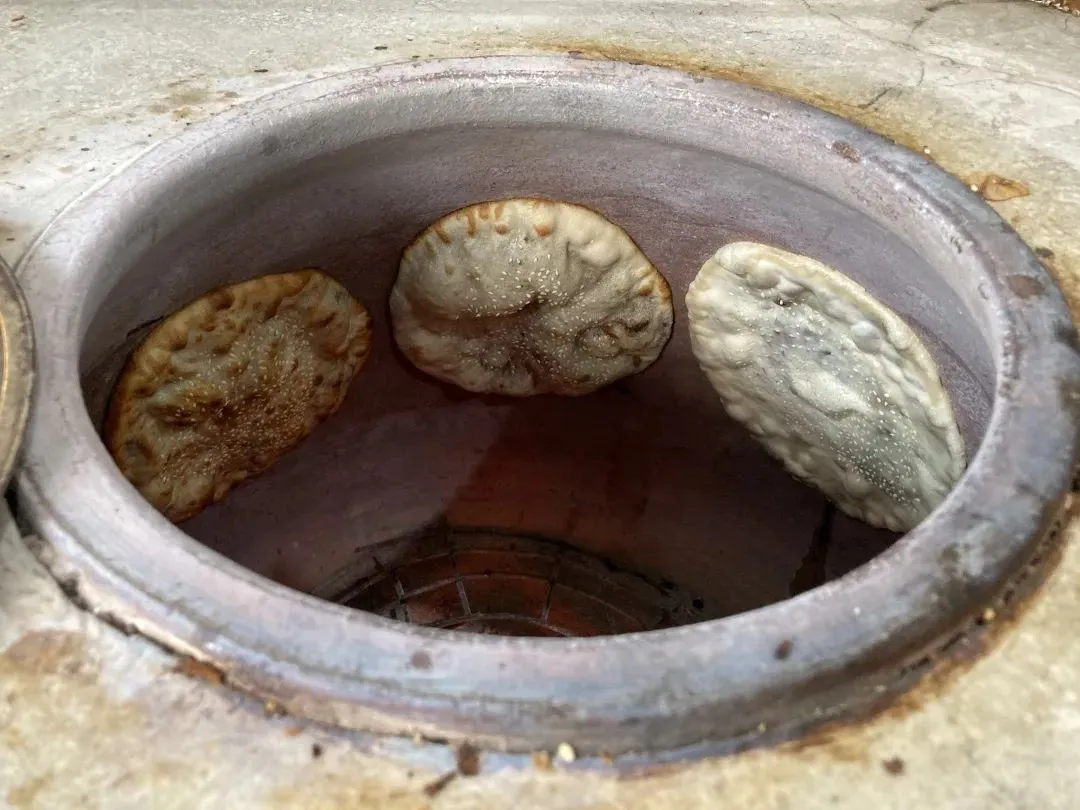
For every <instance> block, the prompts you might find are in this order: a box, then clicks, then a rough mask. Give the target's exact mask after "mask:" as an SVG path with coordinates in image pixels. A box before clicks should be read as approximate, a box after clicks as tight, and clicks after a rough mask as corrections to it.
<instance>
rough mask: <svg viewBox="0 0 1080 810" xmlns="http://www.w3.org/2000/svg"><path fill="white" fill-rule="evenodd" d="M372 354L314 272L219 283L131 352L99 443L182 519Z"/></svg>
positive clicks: (332, 401) (292, 441)
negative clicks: (221, 286)
mask: <svg viewBox="0 0 1080 810" xmlns="http://www.w3.org/2000/svg"><path fill="white" fill-rule="evenodd" d="M370 348H371V326H370V320H369V318H368V314H367V312H366V311H365V310H364V308H363V306H361V305H360V303H359V302H357V301H355V300H354V299H353V298H352V297H351V296H350V295H349V293H348V292H347V291H346V290H345V288H344V287H342V286H341V285H340V284H338V283H337V282H336V281H334V280H333V279H331V278H329V277H328V276H326V275H324V274H323V273H320V272H318V271H317V270H298V271H296V272H292V273H283V274H280V275H271V276H263V277H261V278H256V279H252V280H250V281H245V282H242V283H240V284H234V285H232V286H230V287H223V288H221V289H219V290H215V291H214V292H212V293H210V294H208V295H205V296H203V297H202V298H200V299H198V300H197V301H195V302H194V303H192V304H189V305H188V306H186V307H185V308H184V309H182V310H180V311H179V312H177V313H175V314H173V315H171V316H169V317H168V318H166V319H165V320H164V321H162V323H161V324H159V325H158V326H157V328H156V329H154V331H153V332H151V333H150V335H148V336H147V338H146V340H145V341H144V342H143V343H142V344H141V345H140V346H138V347H137V348H136V349H135V351H134V352H133V353H132V355H131V359H130V360H129V361H128V364H127V367H126V368H125V370H124V372H123V374H122V375H121V377H120V381H119V382H118V383H117V385H116V389H115V391H114V392H113V396H112V401H111V404H110V408H109V418H108V423H107V426H106V430H105V443H106V445H107V446H108V448H109V452H110V453H112V456H113V458H114V459H115V461H116V463H117V465H118V466H119V467H120V470H121V472H123V474H124V475H125V476H126V477H127V479H128V480H129V481H131V483H132V484H134V485H135V487H136V488H137V489H138V490H139V491H140V492H141V493H142V494H143V496H144V497H145V498H146V499H147V500H148V501H150V503H151V504H153V505H154V506H155V507H156V508H157V509H158V511H160V512H162V513H163V514H164V515H165V516H166V517H167V518H169V519H170V520H171V521H173V522H174V523H179V522H181V521H183V520H187V519H188V518H190V517H193V516H194V515H195V514H197V513H198V512H200V511H201V510H202V509H204V508H205V507H207V506H209V505H210V504H212V503H214V502H216V501H219V500H221V498H223V497H224V496H225V494H226V493H227V492H228V491H229V490H230V489H232V488H233V487H234V486H235V485H236V484H237V483H239V482H240V481H243V480H244V479H245V478H248V477H250V476H253V475H257V474H258V473H260V472H262V471H263V470H265V469H266V468H267V467H269V466H270V465H271V464H273V463H274V461H276V460H277V458H278V457H279V456H280V455H281V454H282V453H284V452H285V451H287V450H289V449H290V448H292V447H293V446H295V445H296V444H297V443H298V442H300V441H301V440H302V439H304V438H305V437H306V436H307V435H308V434H310V433H311V431H312V430H314V429H315V427H316V426H317V425H318V424H319V423H320V422H321V421H323V420H324V419H325V418H326V417H328V416H329V415H330V414H332V413H334V411H336V410H337V409H338V408H339V407H340V406H341V403H342V402H343V401H344V399H345V394H346V391H347V390H348V387H349V383H350V382H352V379H353V377H354V376H355V375H356V373H357V372H358V371H359V370H360V367H361V366H362V365H363V363H364V361H365V360H366V359H367V355H368V352H369V351H370Z"/></svg>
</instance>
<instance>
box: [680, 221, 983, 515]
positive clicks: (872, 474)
mask: <svg viewBox="0 0 1080 810" xmlns="http://www.w3.org/2000/svg"><path fill="white" fill-rule="evenodd" d="M686 305H687V308H688V310H689V320H690V341H691V346H692V348H693V352H694V355H695V357H696V358H697V359H698V362H699V363H700V364H701V367H702V369H703V370H704V371H705V374H706V375H707V376H708V378H709V381H710V382H711V383H712V385H713V387H714V388H715V389H716V391H717V392H718V393H719V394H720V396H721V398H722V399H723V402H724V406H725V408H726V409H727V411H728V413H729V414H730V415H731V416H732V417H733V418H734V419H736V420H738V421H739V422H742V423H743V424H745V425H746V426H747V427H749V429H750V430H751V431H753V432H754V434H755V435H756V436H757V437H758V438H759V439H760V440H761V441H762V442H763V443H764V444H765V446H766V447H767V448H768V449H769V451H770V452H771V453H772V454H773V455H775V456H776V457H777V458H779V459H780V460H781V461H782V462H783V463H784V465H785V467H787V469H788V470H789V471H790V472H791V473H793V474H794V475H796V476H797V477H799V478H802V479H803V480H805V481H806V482H808V483H810V484H811V485H813V486H816V487H817V488H818V489H819V490H821V491H822V492H823V493H824V494H825V495H826V496H827V497H828V498H829V499H830V500H832V501H833V502H835V503H836V505H837V506H838V507H839V508H840V509H842V510H843V511H844V512H847V513H848V514H849V515H851V516H853V517H855V518H859V519H861V520H864V521H866V522H867V523H870V524H872V525H874V526H878V527H883V528H888V529H892V530H893V531H908V530H910V529H911V528H913V527H914V526H915V525H916V524H917V523H919V522H920V521H921V520H922V519H923V518H925V517H926V516H927V515H928V514H929V513H930V511H931V510H932V509H933V508H934V507H935V506H936V505H937V504H939V503H940V502H941V501H942V500H943V499H944V497H945V496H946V495H947V494H948V492H949V490H950V489H951V488H952V486H953V485H954V484H955V483H956V481H957V479H958V478H959V477H960V475H961V474H962V472H963V470H964V446H963V440H962V438H961V436H960V432H959V430H958V428H957V425H956V421H955V419H954V416H953V412H952V406H951V405H950V402H949V397H948V394H947V393H946V391H945V389H944V387H943V386H942V384H941V381H940V379H939V376H938V372H937V368H936V366H935V364H934V361H933V359H932V358H931V356H930V354H929V352H928V351H927V350H926V348H925V347H924V346H923V344H922V342H921V341H920V340H919V339H918V337H917V336H916V335H915V334H914V332H912V331H911V329H910V328H909V327H908V326H907V325H906V324H905V323H904V322H903V321H902V320H900V318H899V317H897V316H896V315H895V314H894V313H893V312H892V311H891V310H889V309H888V308H886V307H885V306H884V305H882V304H881V303H879V302H878V301H876V300H875V299H874V298H873V297H871V295H870V294H869V293H868V292H867V291H866V290H864V289H863V288H862V287H860V286H859V285H858V284H856V283H855V282H854V281H852V280H851V279H849V278H848V277H846V276H844V275H842V274H841V273H839V272H837V271H835V270H833V269H831V268H829V267H827V266H825V265H823V264H821V263H820V262H816V261H814V260H812V259H809V258H807V257H804V256H799V255H796V254H793V253H788V252H786V251H782V250H779V249H777V248H772V247H768V246H766V245H759V244H753V243H748V242H741V243H735V244H730V245H727V246H725V247H724V248H722V249H721V250H720V251H718V252H717V253H716V255H715V256H713V257H712V258H711V259H709V260H708V261H707V262H706V263H705V265H704V266H703V267H702V268H701V271H700V273H699V274H698V276H697V277H696V278H695V279H694V281H693V283H692V284H691V285H690V287H689V290H688V292H687V296H686Z"/></svg>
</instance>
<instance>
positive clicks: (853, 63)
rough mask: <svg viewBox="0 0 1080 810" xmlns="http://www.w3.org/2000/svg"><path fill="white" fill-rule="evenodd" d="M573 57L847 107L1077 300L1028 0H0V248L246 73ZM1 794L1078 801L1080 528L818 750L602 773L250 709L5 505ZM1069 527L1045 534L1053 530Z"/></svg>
mask: <svg viewBox="0 0 1080 810" xmlns="http://www.w3.org/2000/svg"><path fill="white" fill-rule="evenodd" d="M552 50H554V51H568V50H575V51H580V52H581V53H582V55H583V56H586V57H598V58H599V57H612V58H626V59H640V60H643V61H649V62H654V63H658V64H668V65H674V66H679V67H682V68H684V69H687V70H693V71H700V72H705V73H709V74H712V75H719V76H724V77H729V78H735V79H738V80H741V81H746V82H749V83H752V84H755V85H759V86H763V87H767V88H771V89H774V90H777V91H780V92H784V93H787V94H789V95H793V96H795V97H798V98H801V99H804V100H806V101H809V102H811V103H815V104H818V105H820V106H823V107H826V108H828V109H830V110H833V111H835V112H837V113H839V114H841V115H844V116H845V117H848V118H850V119H852V120H855V121H858V122H859V123H862V124H864V125H866V126H868V127H870V128H871V129H875V130H877V131H879V132H881V133H883V134H885V135H887V136H889V137H891V138H893V139H894V140H897V141H899V142H901V143H903V144H905V145H907V146H910V147H912V148H915V149H918V150H924V149H928V150H929V154H930V156H931V157H932V158H933V159H934V160H936V161H937V162H938V163H939V164H940V165H942V166H943V167H944V168H945V169H946V170H948V171H950V172H952V173H954V174H956V175H958V176H960V177H962V178H964V179H965V180H966V181H968V182H971V183H973V184H975V185H983V186H984V188H989V186H987V185H986V184H985V183H984V180H985V178H986V177H987V176H988V175H997V176H999V177H1001V178H1006V179H1009V180H1013V181H1017V182H1018V183H1022V184H1023V187H1024V188H1026V190H1027V191H1028V192H1029V193H1028V194H1027V195H1026V196H1023V195H1020V196H1013V197H1012V198H1011V199H1006V200H1002V201H1000V202H996V203H994V204H995V207H996V208H997V209H998V211H999V212H1000V213H1001V214H1002V215H1003V216H1004V217H1005V218H1006V219H1008V220H1009V221H1010V222H1011V223H1012V224H1013V225H1014V226H1015V227H1016V228H1017V230H1018V231H1019V232H1020V234H1021V235H1022V236H1023V237H1024V238H1025V239H1026V240H1027V241H1028V242H1029V244H1031V245H1032V246H1033V247H1035V248H1036V249H1037V250H1038V252H1039V255H1040V256H1041V257H1042V258H1043V260H1044V261H1045V262H1046V263H1047V265H1048V267H1049V268H1050V270H1051V272H1053V273H1054V274H1055V276H1056V277H1057V279H1058V280H1059V282H1060V283H1061V285H1062V287H1063V288H1064V289H1065V291H1066V294H1067V296H1068V298H1069V300H1070V304H1071V306H1072V307H1073V311H1074V313H1077V314H1080V237H1078V236H1077V235H1076V233H1077V231H1076V223H1077V222H1080V18H1078V17H1076V16H1074V15H1070V14H1068V13H1062V12H1059V11H1055V10H1053V9H1049V8H1045V7H1042V6H1039V5H1036V4H1035V3H1030V2H1026V1H1025V0H1015V1H1012V2H1000V0H984V1H983V2H955V1H951V0H945V2H941V1H940V0H938V1H937V2H915V1H914V0H879V2H872V3H870V2H843V1H841V0H768V1H767V2H756V3H744V2H734V1H728V2H724V0H719V1H715V2H685V1H683V0H670V1H669V2H661V0H622V1H621V2H611V1H610V0H609V1H608V2H602V0H546V1H545V2H534V3H532V4H529V5H527V6H526V5H515V4H501V3H498V2H496V0H477V2H474V3H470V4H461V3H449V2H445V0H425V1H424V2H406V0H368V1H367V2H363V3H360V2H347V0H306V1H303V0H282V1H281V2H278V3H275V4H272V7H271V4H262V3H258V2H255V0H223V2H220V3H215V4H206V3H197V2H191V1H189V2H173V3H165V2H160V0H157V1H155V0H143V1H142V2H136V0H94V1H93V2H86V1H85V0H84V2H75V1H74V0H36V1H35V2H33V3H30V2H26V3H11V2H9V3H5V4H0V54H2V56H0V110H3V113H4V114H3V116H2V118H0V255H2V256H3V257H4V258H5V259H7V260H8V261H9V262H12V263H13V262H15V261H16V260H17V259H18V258H19V257H20V256H21V255H22V254H23V253H24V252H25V250H26V248H27V247H28V246H29V244H30V242H31V240H32V239H33V237H34V235H35V234H36V233H37V232H39V231H40V230H41V228H43V227H44V225H45V224H46V223H47V222H48V221H49V220H50V219H51V218H52V217H53V216H55V215H56V213H58V212H59V211H60V210H61V209H62V208H63V207H64V206H65V205H66V204H67V203H69V202H70V201H71V200H72V199H73V198H74V197H76V196H77V195H78V194H80V193H82V192H83V191H85V190H86V189H88V188H90V187H91V186H93V185H94V184H96V183H97V182H99V181H100V180H101V179H102V178H103V177H104V176H106V175H108V174H109V173H110V172H112V171H114V170H115V169H116V168H117V167H119V166H122V165H124V164H125V163H126V162H128V161H129V160H131V159H132V158H134V157H135V156H137V155H138V154H139V153H140V152H142V151H143V150H144V149H145V148H146V147H147V146H148V145H150V144H152V143H154V142H156V141H157V140H160V139H161V138H164V137H167V136H169V135H170V134H173V133H175V132H177V131H179V130H181V129H182V128H183V127H184V126H186V125H187V124H189V123H190V122H192V121H196V120H200V119H203V118H206V117H208V116H211V115H213V114H214V113H216V112H218V111H220V110H223V109H226V108H228V107H230V106H233V105H235V104H238V103H242V102H244V101H247V100H250V99H252V98H254V97H256V96H259V95H262V94H264V93H266V92H269V91H271V90H274V89H277V88H280V87H283V86H287V85H289V84H293V83H295V82H298V81H303V80H305V79H310V78H315V77H319V76H324V75H327V74H330V73H334V72H337V71H340V70H343V69H351V68H356V67H362V66H365V65H370V64H374V63H376V62H384V61H401V60H409V59H412V58H414V57H418V58H427V57H431V56H450V55H475V54H480V53H523V52H532V51H552ZM3 527H4V532H5V534H4V536H3V539H2V540H0V799H2V800H3V801H5V802H6V806H8V807H13V808H36V807H40V808H50V809H52V808H57V809H59V808H69V807H72V808H74V807H101V808H110V810H126V808H147V807H152V808H201V807H207V808H217V807H223V808H233V807H251V808H314V809H317V810H321V808H327V809H328V810H329V808H369V807H370V808H424V807H434V808H487V807H490V808H507V807H523V808H533V807H537V808H539V807H545V808H548V807H550V808H567V809H569V808H574V809H575V810H585V808H588V809H589V810H600V809H601V808H604V809H605V810H607V809H608V808H610V809H611V810H616V809H618V810H631V809H634V808H658V809H659V808H668V807H671V808H680V810H681V809H682V808H698V807H700V808H706V807H717V806H733V807H744V806H747V807H748V806H754V807H758V808H762V809H763V810H784V809H785V808H795V807H799V808H816V807H835V808H851V809H852V810H855V809H856V808H858V810H863V808H866V807H875V808H879V809H880V810H890V809H891V808H896V809H897V810H900V808H903V809H904V810H907V809H908V808H911V807H915V806H928V807H936V808H943V809H944V808H949V810H967V809H968V808H970V810H993V809H994V808H1003V809H1004V808H1033V809H1034V808H1038V809H1039V810H1043V809H1044V808H1045V809H1047V810H1054V809H1055V808H1063V809H1064V808H1074V807H1076V806H1078V805H1080V698H1078V693H1080V687H1078V686H1077V683H1078V673H1080V645H1076V644H1072V643H1071V639H1072V636H1073V635H1074V633H1075V630H1074V628H1075V626H1076V625H1077V622H1078V621H1080V585H1078V583H1080V550H1078V548H1077V545H1076V543H1075V542H1071V543H1070V544H1069V545H1068V547H1067V549H1066V551H1065V554H1064V558H1063V560H1062V562H1061V563H1060V565H1059V566H1058V569H1057V570H1056V572H1055V574H1054V575H1053V576H1052V578H1051V580H1050V581H1049V583H1048V584H1047V585H1046V586H1045V587H1044V588H1043V589H1042V591H1041V593H1040V594H1039V596H1038V597H1037V598H1036V600H1035V602H1034V604H1033V605H1032V607H1031V608H1030V610H1029V611H1028V612H1027V613H1026V615H1025V616H1024V617H1023V619H1022V621H1020V622H1019V625H1018V626H1017V627H1016V628H1013V629H1010V630H1008V631H1006V632H1004V633H1003V637H1002V639H1001V640H1000V642H999V643H998V644H997V645H996V647H995V648H994V649H993V650H992V651H991V652H989V653H987V654H986V655H985V656H983V657H982V658H981V659H980V660H978V661H977V662H976V663H975V664H974V665H973V666H972V667H971V668H970V669H969V670H968V671H966V672H965V673H963V674H962V675H959V676H957V677H956V678H953V679H950V680H948V682H946V683H943V684H937V685H931V686H927V687H925V688H924V689H922V690H920V692H919V693H917V694H916V695H915V696H914V697H913V698H912V699H911V700H910V701H909V702H908V703H907V704H906V709H905V710H904V711H895V712H890V713H888V714H886V715H883V716H881V717H879V718H877V719H876V720H875V721H873V722H871V723H868V724H863V725H860V726H857V727H851V728H847V729H838V730H835V731H833V732H832V733H830V734H829V735H826V736H825V737H822V738H819V739H818V740H817V742H816V744H814V745H808V746H795V745H793V746H788V747H785V748H782V749H778V750H762V751H755V752H750V753H747V754H743V755H740V756H737V757H732V758H729V759H724V760H719V761H712V762H702V763H697V764H694V765H691V766H687V767H685V768H681V769H678V770H673V771H667V772H664V773H661V774H657V775H653V776H649V777H641V778H638V779H636V780H629V781H628V780H621V781H620V780H616V779H613V778H610V777H607V776H604V775H600V774H591V775H587V774H579V773H564V772H561V771H552V772H547V771H538V770H535V769H529V768H526V769H518V768H509V767H504V768H495V767H491V768H487V767H485V769H484V770H483V772H482V773H481V775H480V776H477V777H472V778H468V779H465V778H462V779H458V780H455V781H453V782H451V783H450V784H449V785H447V786H446V788H445V789H444V790H442V791H441V792H439V793H438V794H437V795H436V796H434V797H432V796H429V795H427V793H426V792H425V790H424V788H425V786H428V785H430V784H431V783H432V781H433V780H434V779H436V777H437V776H438V775H439V773H441V772H443V771H445V770H446V769H447V768H448V767H450V763H451V762H452V754H451V753H450V752H447V751H442V750H438V749H437V748H431V747H427V748H424V749H419V748H417V749H415V750H414V749H413V746H412V745H411V743H409V742H399V741H390V742H384V743H373V742H372V741H370V740H364V739H360V738H356V737H350V738H344V737H338V736H336V735H333V734H330V733H328V732H325V731H322V730H318V729H311V728H300V727H298V726H296V725H294V724H292V723H291V722H290V720H289V719H288V718H279V717H272V718H268V717H266V716H265V713H264V711H263V709H262V707H259V706H253V705H251V704H250V703H248V702H246V701H245V700H243V699H241V698H239V697H237V696H236V695H234V694H232V693H231V692H230V691H229V690H228V689H227V688H225V687H223V686H220V685H217V684H215V683H213V682H212V680H213V679H212V678H211V679H210V680H209V681H207V680H206V679H200V678H197V677H196V678H192V677H189V676H190V675H192V674H196V675H197V674H198V673H197V672H191V671H188V672H187V674H184V673H182V672H175V671H174V670H175V668H176V666H177V661H176V660H174V659H173V657H172V656H170V655H169V654H167V653H166V652H164V651H162V650H160V649H159V648H157V647H155V646H153V645H151V644H149V643H148V642H145V641H143V640H141V639H139V638H132V637H127V636H124V635H123V634H121V633H120V632H118V631H116V630H114V629H112V628H110V627H108V626H105V625H103V624H102V623H100V622H98V621H96V620H95V619H93V618H92V617H90V616H88V615H86V614H84V613H82V612H81V611H79V610H78V609H76V608H75V607H74V606H73V605H71V604H70V603H69V602H68V601H67V600H66V598H65V597H64V596H63V594H62V593H61V592H60V591H59V589H58V588H57V587H56V585H55V583H53V582H52V581H51V580H50V579H49V578H48V576H47V575H46V574H45V573H44V572H43V570H42V569H41V568H40V566H39V565H38V564H37V562H36V560H35V559H34V558H33V557H32V555H30V554H29V553H28V552H27V550H26V548H25V546H24V545H23V543H22V541H21V540H20V539H19V538H18V537H17V535H16V534H15V533H13V532H12V530H11V526H10V521H6V520H5V521H4V522H3ZM1078 532H1080V527H1078V526H1076V525H1074V526H1073V527H1071V528H1070V529H1069V530H1068V532H1067V535H1068V537H1069V538H1070V539H1072V540H1075V539H1076V536H1077V533H1078Z"/></svg>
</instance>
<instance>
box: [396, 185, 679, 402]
mask: <svg viewBox="0 0 1080 810" xmlns="http://www.w3.org/2000/svg"><path fill="white" fill-rule="evenodd" d="M390 313H391V317H392V320H393V328H394V339H395V340H396V341H397V344H398V346H399V347H400V348H401V350H402V352H403V353H404V354H405V356H406V357H408V359H409V360H410V361H411V362H412V363H413V364H414V365H415V366H416V367H417V368H419V369H420V370H422V371H424V372H426V373H428V374H430V375H432V376H434V377H437V378H438V379H440V380H443V381H445V382H450V383H453V384H455V385H458V386H460V387H462V388H464V389H466V390H467V391H473V392H475V393H489V394H505V395H510V396H518V397H524V396H531V395H534V394H544V393H552V394H563V395H568V396H576V395H581V394H587V393H589V392H591V391H595V390H596V389H598V388H600V387H602V386H604V385H607V384H608V383H610V382H613V381H614V380H617V379H619V378H620V377H625V376H627V375H629V374H634V373H636V372H639V371H643V370H644V369H645V368H647V367H648V366H649V365H650V364H651V363H653V362H654V361H655V360H656V358H657V357H659V356H660V352H661V350H662V349H663V348H664V345H665V344H666V343H667V341H668V339H669V338H670V337H671V324H672V306H671V289H670V288H669V287H668V284H667V281H665V279H664V277H663V276H662V275H660V273H659V271H658V270H657V269H656V268H655V267H653V266H652V264H650V262H649V260H648V259H647V258H646V257H645V255H644V254H643V253H642V252H641V251H640V250H639V249H638V247H637V245H635V244H634V242H633V240H632V239H631V238H630V237H629V236H628V235H627V234H626V232H625V231H623V230H622V228H620V227H619V226H618V225H615V224H614V223H612V222H610V221H609V220H607V219H605V218H604V217H602V216H601V215H600V214H597V213H596V212H594V211H591V210H589V209H588V208H583V207H582V206H579V205H572V204H570V203H562V202H550V201H547V200H533V199H521V200H503V201H501V202H491V203H479V204H477V205H471V206H469V207H468V208H462V209H461V210H459V211H455V212H453V213H451V214H448V215H447V216H445V217H443V218H442V219H440V220H439V221H437V222H436V223H434V224H433V225H431V226H430V227H429V228H428V229H427V230H425V231H424V232H423V233H421V234H420V236H418V237H417V238H416V240H415V241H414V242H413V243H412V244H411V245H409V247H408V248H406V250H405V252H404V254H403V255H402V258H401V264H400V266H399V269H398V276H397V279H396V280H395V282H394V288H393V290H392V292H391V294H390Z"/></svg>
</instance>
